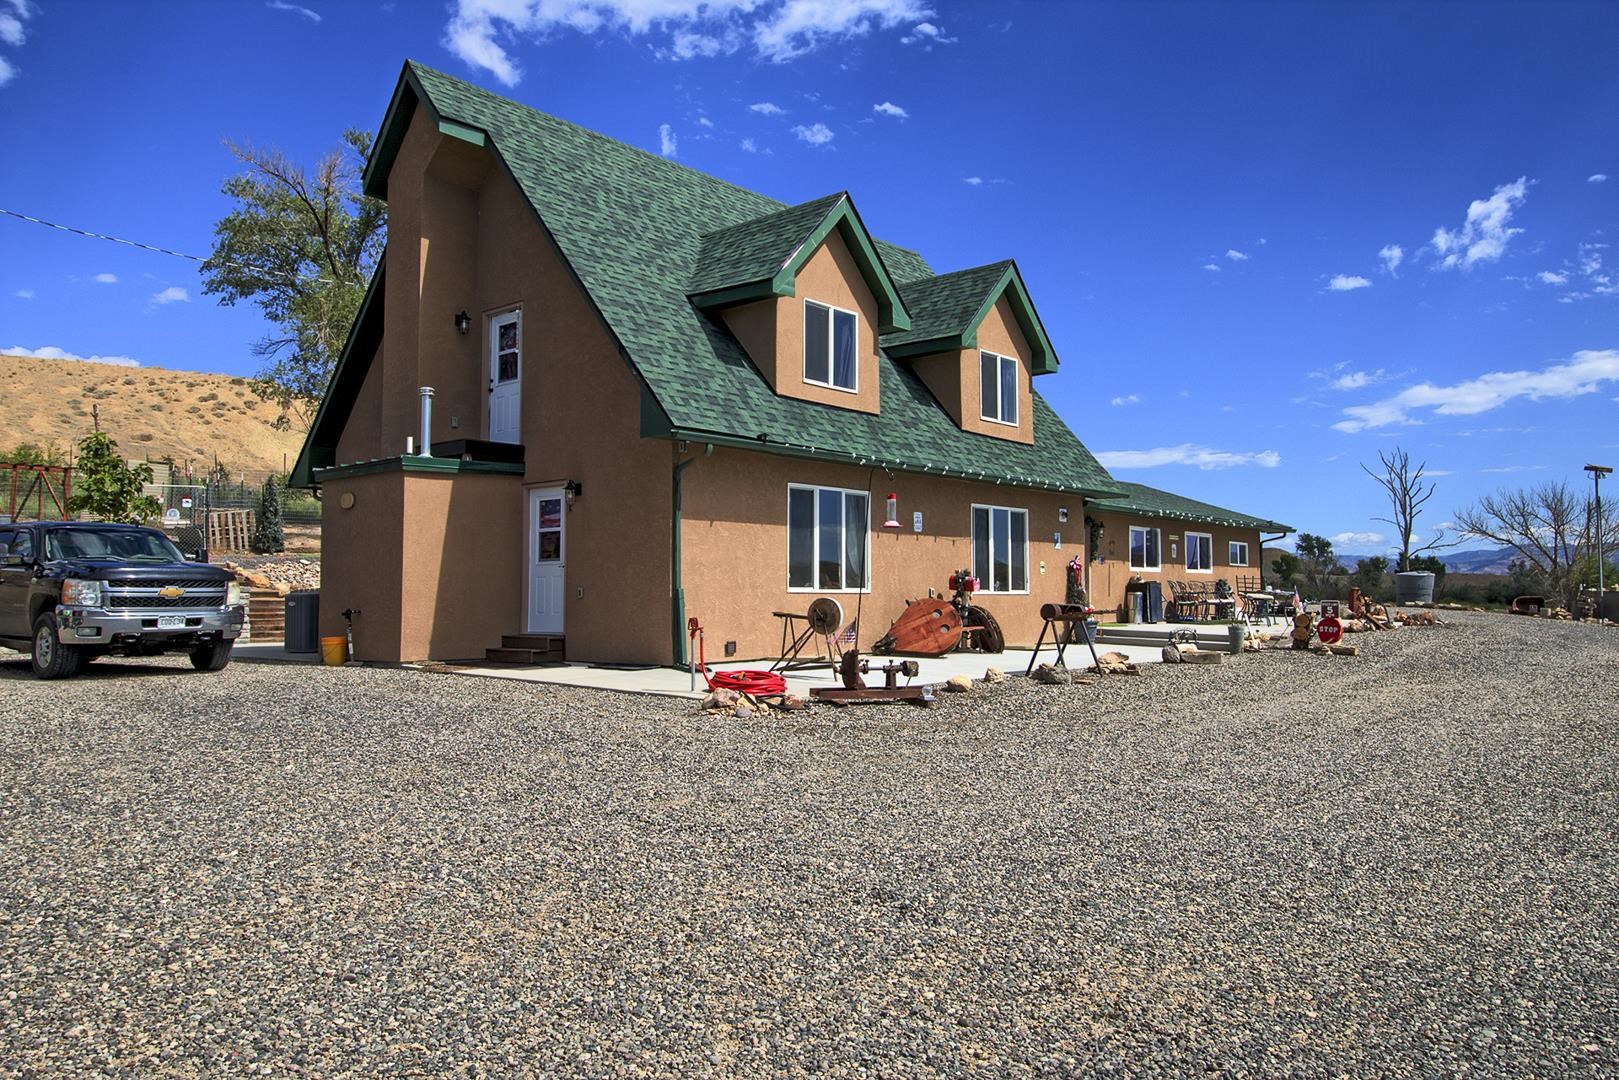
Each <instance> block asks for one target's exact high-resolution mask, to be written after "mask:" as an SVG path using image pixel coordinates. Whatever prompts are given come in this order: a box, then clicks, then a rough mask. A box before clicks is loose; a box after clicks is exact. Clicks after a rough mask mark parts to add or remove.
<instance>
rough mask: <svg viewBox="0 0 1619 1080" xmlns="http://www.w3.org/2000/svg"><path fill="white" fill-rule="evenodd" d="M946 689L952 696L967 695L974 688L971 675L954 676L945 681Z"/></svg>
mask: <svg viewBox="0 0 1619 1080" xmlns="http://www.w3.org/2000/svg"><path fill="white" fill-rule="evenodd" d="M944 688H945V689H946V690H948V691H950V692H951V693H952V694H965V693H967V692H968V691H969V690H971V689H972V688H973V680H972V676H970V675H952V676H950V677H949V678H948V679H946V680H945V681H944Z"/></svg>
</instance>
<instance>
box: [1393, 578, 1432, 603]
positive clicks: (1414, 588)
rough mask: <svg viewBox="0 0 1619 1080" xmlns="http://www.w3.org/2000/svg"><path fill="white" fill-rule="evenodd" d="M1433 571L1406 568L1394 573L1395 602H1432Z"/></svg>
mask: <svg viewBox="0 0 1619 1080" xmlns="http://www.w3.org/2000/svg"><path fill="white" fill-rule="evenodd" d="M1433 581H1434V576H1433V571H1431V570H1406V571H1404V572H1403V573H1399V574H1395V575H1394V602H1395V603H1396V604H1432V603H1433Z"/></svg>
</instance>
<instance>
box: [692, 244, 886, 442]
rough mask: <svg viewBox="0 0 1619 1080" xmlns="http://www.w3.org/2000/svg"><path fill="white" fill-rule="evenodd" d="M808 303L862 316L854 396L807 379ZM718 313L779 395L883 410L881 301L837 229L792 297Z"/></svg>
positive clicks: (799, 278) (801, 275)
mask: <svg viewBox="0 0 1619 1080" xmlns="http://www.w3.org/2000/svg"><path fill="white" fill-rule="evenodd" d="M805 300H814V301H816V302H817V303H821V304H826V305H828V306H831V307H836V308H842V309H843V310H845V311H853V312H855V313H856V314H857V315H858V316H859V326H858V327H857V328H856V348H855V387H856V392H855V393H852V394H851V393H849V392H847V391H844V390H836V389H832V388H830V387H825V386H816V385H813V384H811V383H807V382H805V381H804V301H805ZM720 315H721V317H722V318H723V319H724V320H725V323H726V325H727V326H728V327H730V329H731V332H732V333H733V334H735V335H736V339H737V341H739V342H740V343H741V344H742V347H743V348H744V349H746V350H747V351H748V356H749V357H751V358H752V360H753V362H754V365H755V366H756V367H758V369H759V371H760V373H761V374H763V375H764V377H765V379H766V381H768V382H769V383H770V385H771V388H772V389H774V390H775V391H776V393H778V394H783V395H785V396H787V397H796V398H803V399H804V400H805V401H818V402H821V403H822V404H825V405H834V406H836V407H837V408H840V409H854V410H856V411H858V412H868V413H874V412H878V411H880V406H881V400H882V394H881V387H880V386H879V385H878V372H879V370H880V368H879V366H878V362H877V320H878V317H879V311H878V307H877V299H876V297H874V296H873V295H872V293H871V288H870V286H868V285H867V284H866V279H865V278H864V277H863V276H861V273H860V267H859V265H858V264H857V263H856V262H855V259H854V256H853V255H852V254H850V252H849V246H848V244H846V243H844V240H843V237H842V235H841V234H840V233H838V232H836V231H834V232H833V233H832V234H831V235H830V236H828V237H827V238H826V240H825V242H823V243H822V244H821V246H820V247H818V248H816V249H815V253H814V254H812V255H811V256H810V257H809V260H808V261H807V262H806V263H805V264H804V267H803V269H801V270H799V272H798V276H797V278H796V280H795V282H794V295H792V296H783V297H777V298H776V299H775V300H759V301H755V302H754V303H751V304H742V305H738V306H737V307H734V308H728V309H726V310H724V311H722V312H721V313H720Z"/></svg>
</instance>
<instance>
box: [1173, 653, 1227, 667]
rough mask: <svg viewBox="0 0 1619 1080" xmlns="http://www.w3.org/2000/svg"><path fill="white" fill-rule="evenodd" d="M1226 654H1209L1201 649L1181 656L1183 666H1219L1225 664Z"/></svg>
mask: <svg viewBox="0 0 1619 1080" xmlns="http://www.w3.org/2000/svg"><path fill="white" fill-rule="evenodd" d="M1225 658H1226V654H1225V653H1223V652H1209V651H1205V650H1203V649H1194V650H1193V651H1191V652H1189V653H1182V654H1181V663H1183V664H1203V665H1211V664H1221V663H1224V662H1225Z"/></svg>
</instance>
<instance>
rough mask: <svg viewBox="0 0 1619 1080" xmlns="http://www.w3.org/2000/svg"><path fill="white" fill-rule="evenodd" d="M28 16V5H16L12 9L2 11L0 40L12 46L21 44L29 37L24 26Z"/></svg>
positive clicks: (0, 16)
mask: <svg viewBox="0 0 1619 1080" xmlns="http://www.w3.org/2000/svg"><path fill="white" fill-rule="evenodd" d="M27 16H28V9H27V8H26V7H16V6H14V7H12V9H11V10H10V11H0V42H5V43H6V44H7V45H11V46H17V45H21V44H22V43H23V41H24V40H25V39H26V37H27V34H26V33H24V31H23V26H22V21H23V19H25V18H26V17H27Z"/></svg>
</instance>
